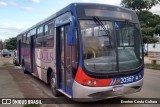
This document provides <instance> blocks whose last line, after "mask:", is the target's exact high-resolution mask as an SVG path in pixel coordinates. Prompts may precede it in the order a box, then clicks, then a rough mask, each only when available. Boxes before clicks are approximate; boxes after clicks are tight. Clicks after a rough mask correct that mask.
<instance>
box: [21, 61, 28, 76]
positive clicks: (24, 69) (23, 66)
mask: <svg viewBox="0 0 160 107" xmlns="http://www.w3.org/2000/svg"><path fill="white" fill-rule="evenodd" d="M22 69H23V72H24V74H28V71H27V70H26V67H25V64H24V63H23V65H22Z"/></svg>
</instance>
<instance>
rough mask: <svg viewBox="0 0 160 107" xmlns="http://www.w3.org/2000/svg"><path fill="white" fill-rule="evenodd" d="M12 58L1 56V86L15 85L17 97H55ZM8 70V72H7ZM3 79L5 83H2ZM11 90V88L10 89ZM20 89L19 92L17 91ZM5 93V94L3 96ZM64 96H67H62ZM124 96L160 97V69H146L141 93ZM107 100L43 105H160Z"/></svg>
mask: <svg viewBox="0 0 160 107" xmlns="http://www.w3.org/2000/svg"><path fill="white" fill-rule="evenodd" d="M11 62H12V61H11V59H10V58H0V73H1V74H0V75H4V74H5V76H6V77H7V75H8V77H7V78H10V79H6V78H0V86H1V87H2V86H7V84H8V87H4V88H5V89H9V88H11V87H14V89H15V90H13V91H12V92H11V93H14V94H12V97H13V95H15V98H55V97H54V96H53V95H52V93H51V90H50V87H49V86H48V85H47V84H45V83H44V82H42V81H40V80H39V79H37V78H35V77H33V76H31V75H26V74H23V72H22V70H21V69H20V67H15V66H13V65H12V64H11ZM6 72H7V73H6ZM4 80H6V81H12V83H11V84H12V86H10V84H9V82H4ZM2 81H3V83H2ZM2 90H3V89H2V88H0V92H2ZM10 91H11V90H10ZM17 91H19V92H17ZM2 95H3V96H2ZM7 95H8V92H7V91H5V90H3V94H2V93H0V97H1V98H2V97H5V98H9V97H10V96H7ZM61 97H62V98H66V97H65V96H63V95H62V96H61ZM123 98H160V71H158V70H150V69H145V76H144V85H143V88H142V90H141V92H139V93H135V94H131V95H126V96H123ZM105 101H107V100H104V101H100V102H97V103H94V104H91V103H89V104H88V103H87V104H86V103H85V104H78V105H77V104H72V103H73V101H71V100H67V102H68V103H70V104H52V105H43V107H44V106H47V107H49V106H55V107H59V106H60V107H81V106H83V107H88V106H92V107H100V106H101V107H115V106H118V107H119V106H120V107H128V106H131V107H137V106H143V107H151V106H153V107H154V106H156V107H159V106H160V105H158V104H156V105H153V104H119V105H118V104H117V105H116V104H101V105H99V103H103V102H105ZM111 101H116V99H112V100H111Z"/></svg>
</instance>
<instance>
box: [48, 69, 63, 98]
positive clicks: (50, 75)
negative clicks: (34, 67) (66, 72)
mask: <svg viewBox="0 0 160 107" xmlns="http://www.w3.org/2000/svg"><path fill="white" fill-rule="evenodd" d="M47 77H48V78H47V79H48V83H49V85H50V87H51V91H52V94H53V95H54V96H56V97H58V96H60V92H59V91H58V90H57V85H56V84H57V78H56V74H55V73H54V72H53V70H52V69H51V68H49V69H48V71H47Z"/></svg>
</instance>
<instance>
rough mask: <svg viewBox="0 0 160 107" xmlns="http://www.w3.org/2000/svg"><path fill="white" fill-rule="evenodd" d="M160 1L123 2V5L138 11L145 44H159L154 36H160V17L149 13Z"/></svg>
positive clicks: (132, 0) (139, 0) (125, 0)
mask: <svg viewBox="0 0 160 107" xmlns="http://www.w3.org/2000/svg"><path fill="white" fill-rule="evenodd" d="M159 2H160V0H122V2H121V5H122V6H123V7H127V8H130V9H133V10H135V11H136V13H137V15H138V18H139V21H140V25H141V31H142V36H143V41H144V43H155V42H158V38H154V37H153V34H160V16H159V15H156V14H153V13H152V12H150V11H149V9H151V8H152V7H153V6H155V5H156V4H158V3H159Z"/></svg>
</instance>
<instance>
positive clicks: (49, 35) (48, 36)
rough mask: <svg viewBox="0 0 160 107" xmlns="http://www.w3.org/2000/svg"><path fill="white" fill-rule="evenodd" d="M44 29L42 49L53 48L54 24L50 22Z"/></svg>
mask: <svg viewBox="0 0 160 107" xmlns="http://www.w3.org/2000/svg"><path fill="white" fill-rule="evenodd" d="M44 27H45V28H44V31H45V32H44V33H45V37H44V38H43V47H54V22H50V23H48V24H47V25H45V26H44Z"/></svg>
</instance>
